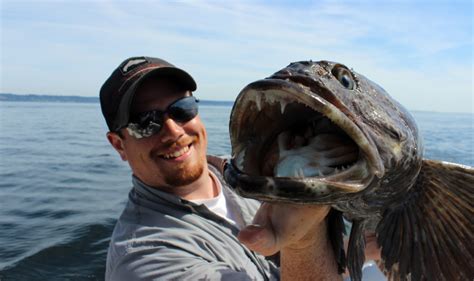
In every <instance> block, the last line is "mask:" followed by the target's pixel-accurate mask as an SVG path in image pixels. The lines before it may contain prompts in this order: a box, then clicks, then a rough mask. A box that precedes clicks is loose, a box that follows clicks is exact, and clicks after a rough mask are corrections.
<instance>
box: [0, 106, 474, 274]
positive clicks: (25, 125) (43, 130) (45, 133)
mask: <svg viewBox="0 0 474 281" xmlns="http://www.w3.org/2000/svg"><path fill="white" fill-rule="evenodd" d="M230 110H231V107H230V106H216V105H202V106H201V108H200V112H201V118H202V119H203V120H204V123H205V124H206V128H207V131H208V138H209V147H208V152H209V153H210V154H217V155H229V154H230V143H229V139H228V120H229V114H230ZM413 114H414V117H415V119H416V120H417V122H418V126H419V128H420V129H421V132H422V135H423V136H424V140H425V156H426V157H427V158H431V159H440V160H446V161H451V162H457V163H462V164H465V165H470V166H474V149H473V144H474V139H473V138H474V133H473V120H474V115H473V114H450V113H431V112H414V113H413ZM106 131H107V130H106V126H105V122H104V121H103V118H102V115H101V113H100V106H99V104H95V103H40V102H0V179H1V180H0V198H1V199H0V280H2V281H6V280H103V276H104V270H105V268H104V266H105V259H106V253H107V247H108V243H109V237H110V235H111V233H112V230H113V227H114V224H115V221H116V219H117V218H118V216H119V214H120V212H121V210H122V208H123V206H124V203H125V202H126V199H127V194H128V191H129V189H130V186H131V185H130V180H131V176H130V171H129V168H128V166H127V164H126V163H125V162H123V161H121V160H120V158H119V157H118V155H117V154H116V153H115V151H114V150H113V149H112V147H111V146H110V145H109V144H108V142H107V139H106V137H105V133H106ZM374 268H375V267H374V266H369V267H368V268H367V269H366V270H365V272H366V275H365V277H364V280H380V279H379V278H381V277H380V273H377V270H376V269H374Z"/></svg>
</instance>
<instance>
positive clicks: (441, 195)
mask: <svg viewBox="0 0 474 281" xmlns="http://www.w3.org/2000/svg"><path fill="white" fill-rule="evenodd" d="M229 127H230V129H229V131H230V138H231V145H232V159H231V161H230V163H229V164H228V165H226V167H225V177H226V180H227V181H228V182H229V183H230V184H231V185H232V186H233V187H234V188H235V190H236V191H237V192H239V193H240V194H241V195H243V196H246V197H251V198H255V199H259V200H262V201H267V202H285V203H295V204H324V205H331V207H332V209H333V210H332V211H331V213H330V215H329V217H328V220H329V221H328V223H329V229H330V232H331V233H330V235H331V239H332V240H333V247H334V251H335V252H336V257H337V262H338V264H339V269H340V271H342V270H344V268H345V266H346V264H347V266H348V268H349V272H350V274H351V278H352V279H353V280H360V279H361V276H362V275H361V274H362V273H361V267H362V265H363V262H364V255H363V251H364V246H365V241H364V233H365V232H367V231H370V232H375V233H376V235H377V241H378V244H379V246H380V247H381V251H382V264H381V267H383V269H384V271H385V273H386V274H387V276H388V278H389V279H390V280H472V279H473V278H474V259H473V255H474V247H473V246H472V242H471V241H474V239H473V238H474V235H473V232H474V229H473V218H474V192H473V191H474V169H473V168H472V167H468V166H464V165H460V164H455V163H448V162H443V161H434V160H427V159H424V158H423V142H422V138H421V136H420V133H419V130H418V128H417V125H416V122H415V120H414V119H413V117H412V116H411V115H410V113H409V112H408V111H407V110H406V109H405V108H404V107H403V106H402V105H400V104H399V103H398V102H397V101H395V100H394V99H393V98H391V97H390V96H389V95H388V94H387V93H386V91H385V90H384V89H383V88H382V87H380V86H379V85H377V84H376V83H374V82H372V81H370V80H369V79H367V78H366V77H364V76H363V75H361V74H358V73H356V72H355V71H353V70H351V69H349V68H348V67H346V66H345V65H343V64H340V63H334V62H329V61H319V62H313V61H301V62H295V63H291V64H290V65H288V66H287V67H285V68H283V69H282V70H280V71H278V72H276V73H274V74H273V75H272V76H270V77H268V78H266V79H262V80H258V81H256V82H253V83H251V84H249V85H247V86H246V87H245V88H244V89H243V90H242V91H241V93H240V94H239V96H238V97H237V99H236V101H235V103H234V107H233V109H232V112H231V118H230V124H229ZM342 216H344V217H345V218H346V219H348V220H350V221H352V230H351V234H350V241H349V247H348V252H347V255H345V253H344V249H343V245H342V235H343V233H342V232H343V230H344V227H343V220H342ZM460 260H462V261H460ZM433 265H435V266H433Z"/></svg>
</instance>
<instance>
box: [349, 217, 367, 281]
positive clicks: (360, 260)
mask: <svg viewBox="0 0 474 281" xmlns="http://www.w3.org/2000/svg"><path fill="white" fill-rule="evenodd" d="M364 228H365V221H364V220H353V221H352V228H351V235H350V236H349V246H348V247H347V267H348V268H349V274H350V276H351V280H353V281H360V280H362V266H363V265H364V261H365V235H364Z"/></svg>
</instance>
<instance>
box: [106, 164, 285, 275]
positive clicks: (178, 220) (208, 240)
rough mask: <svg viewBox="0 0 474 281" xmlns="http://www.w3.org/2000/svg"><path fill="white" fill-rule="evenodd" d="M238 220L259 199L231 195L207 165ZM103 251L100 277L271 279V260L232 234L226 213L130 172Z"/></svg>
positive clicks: (248, 215)
mask: <svg viewBox="0 0 474 281" xmlns="http://www.w3.org/2000/svg"><path fill="white" fill-rule="evenodd" d="M209 169H210V170H211V171H212V172H213V173H214V174H215V175H216V176H217V178H218V179H219V181H220V182H221V184H222V192H224V195H225V196H226V200H227V201H228V207H229V208H233V210H232V211H233V212H234V213H235V214H236V218H235V219H236V220H238V221H239V222H238V224H241V225H245V224H249V223H251V221H252V219H253V216H254V214H255V212H256V210H257V209H258V207H259V205H260V203H259V202H257V201H255V200H250V199H245V198H242V197H240V196H238V195H236V194H235V193H234V192H233V191H232V190H231V189H230V188H229V186H228V185H227V184H226V183H225V181H224V180H223V178H222V175H221V174H220V173H219V171H218V170H217V169H216V168H214V167H213V166H212V165H209ZM132 181H133V189H132V190H131V191H130V193H129V200H128V202H127V205H126V207H125V210H124V211H123V213H122V215H121V216H120V218H119V220H118V222H117V224H116V226H115V229H114V232H113V234H112V239H111V241H110V246H109V251H108V254H107V267H106V274H105V279H106V280H114V281H116V280H277V279H279V270H278V268H277V266H276V265H275V264H274V263H273V262H271V261H269V260H267V259H265V257H263V256H261V255H258V254H256V253H255V252H252V251H250V250H249V249H247V248H246V247H245V246H244V245H242V244H241V243H240V242H239V241H238V240H237V233H238V232H239V230H238V229H237V227H236V226H235V225H232V224H231V223H229V222H228V221H227V220H226V219H224V218H222V217H221V216H219V215H217V214H215V213H213V212H211V211H210V210H209V209H208V208H207V207H206V206H205V205H197V204H195V203H192V202H190V201H187V200H184V199H181V198H179V197H177V196H174V195H172V194H169V193H166V192H163V191H160V190H158V189H156V188H152V187H149V186H147V185H145V184H144V183H143V182H141V181H140V180H139V179H138V178H136V177H133V180H132Z"/></svg>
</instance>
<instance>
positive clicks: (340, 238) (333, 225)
mask: <svg viewBox="0 0 474 281" xmlns="http://www.w3.org/2000/svg"><path fill="white" fill-rule="evenodd" d="M327 220H328V235H329V237H331V245H332V249H333V251H334V255H335V256H336V262H337V269H338V271H339V273H341V274H342V273H344V271H345V270H346V254H345V252H344V234H345V233H346V227H345V224H344V219H343V218H342V212H340V211H338V210H336V209H331V211H329V214H328V216H327Z"/></svg>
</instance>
